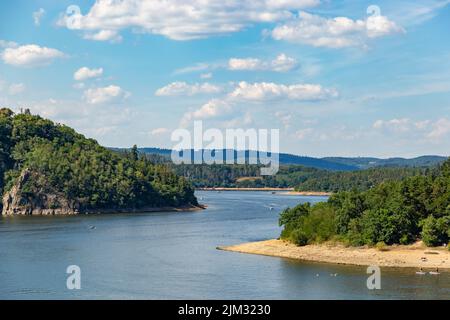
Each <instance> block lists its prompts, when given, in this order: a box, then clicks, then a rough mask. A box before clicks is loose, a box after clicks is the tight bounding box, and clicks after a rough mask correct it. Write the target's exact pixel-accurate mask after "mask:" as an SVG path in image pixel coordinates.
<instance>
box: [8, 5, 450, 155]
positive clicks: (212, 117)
mask: <svg viewBox="0 0 450 320" xmlns="http://www.w3.org/2000/svg"><path fill="white" fill-rule="evenodd" d="M0 106H2V107H9V108H12V109H13V110H15V111H18V110H20V108H29V109H31V111H32V113H35V114H39V115H41V116H43V117H46V118H50V119H52V120H54V121H56V122H58V123H63V124H66V125H69V126H71V127H73V128H74V129H76V130H77V131H79V132H81V133H83V134H85V135H86V136H88V137H90V138H94V139H96V140H98V141H99V143H101V144H102V145H105V146H110V147H130V146H132V145H134V144H137V145H138V146H140V147H165V148H171V147H173V146H174V145H175V143H174V142H172V141H171V139H170V137H171V133H172V132H173V131H174V130H176V129H178V128H187V129H189V128H192V126H193V123H194V121H197V120H202V121H203V124H204V127H205V128H218V129H221V130H224V129H226V128H244V129H248V128H255V129H279V130H280V150H281V151H282V152H288V153H293V154H298V155H308V156H316V157H322V156H376V157H383V158H386V157H415V156H420V155H430V154H436V155H444V156H448V155H450V152H449V150H450V0H426V1H425V0H416V1H405V0H398V1H391V0H383V1H376V0H372V1H359V0H358V1H350V0H349V1H345V0H343V1H337V0H336V1H333V0H252V1H248V0H240V1H238V0H142V1H137V0H120V1H118V0H96V1H81V0H80V1H78V0H70V1H65V0H62V1H53V0H36V1H29V0H18V1H1V2H0Z"/></svg>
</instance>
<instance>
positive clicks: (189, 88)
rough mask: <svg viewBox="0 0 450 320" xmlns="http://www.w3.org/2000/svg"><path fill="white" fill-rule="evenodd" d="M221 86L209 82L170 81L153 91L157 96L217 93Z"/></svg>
mask: <svg viewBox="0 0 450 320" xmlns="http://www.w3.org/2000/svg"><path fill="white" fill-rule="evenodd" d="M220 91H221V88H220V87H218V86H216V85H213V84H210V83H207V82H205V83H195V84H188V83H186V82H172V83H171V84H168V85H167V86H165V87H162V88H160V89H158V90H157V91H156V92H155V95H157V96H182V95H187V96H192V95H196V94H210V93H218V92H220Z"/></svg>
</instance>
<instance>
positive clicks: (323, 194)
mask: <svg viewBox="0 0 450 320" xmlns="http://www.w3.org/2000/svg"><path fill="white" fill-rule="evenodd" d="M197 190H198V191H266V192H280V194H282V195H287V196H317V197H328V196H331V195H332V193H331V192H320V191H295V189H294V188H223V187H220V188H198V189H197Z"/></svg>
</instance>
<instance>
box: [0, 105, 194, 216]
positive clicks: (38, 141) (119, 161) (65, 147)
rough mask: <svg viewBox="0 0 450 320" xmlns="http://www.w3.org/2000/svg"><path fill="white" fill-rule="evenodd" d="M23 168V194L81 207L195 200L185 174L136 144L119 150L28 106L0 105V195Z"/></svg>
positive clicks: (163, 204)
mask: <svg viewBox="0 0 450 320" xmlns="http://www.w3.org/2000/svg"><path fill="white" fill-rule="evenodd" d="M24 172H27V177H28V178H27V180H26V181H25V183H24V185H23V186H22V190H21V193H22V194H24V195H25V196H28V198H30V197H33V196H37V195H39V194H52V193H58V194H61V195H63V196H64V197H65V199H68V200H69V201H71V202H72V203H75V204H76V207H77V208H79V209H80V210H89V209H102V208H105V209H106V208H142V207H160V206H180V205H186V204H193V205H196V204H197V200H196V198H195V196H194V189H193V187H192V185H191V184H190V183H189V182H188V181H186V179H185V178H183V177H179V176H177V175H176V174H175V173H174V172H173V171H172V170H171V169H170V168H169V167H168V166H167V165H165V164H157V165H156V164H153V163H152V162H151V161H150V160H149V159H147V157H145V156H142V155H139V153H138V151H137V148H136V147H134V148H133V149H131V151H129V152H125V153H121V154H119V153H116V152H112V151H111V150H108V149H106V148H104V147H102V146H100V145H99V144H98V143H97V142H96V141H94V140H92V139H87V138H85V137H84V136H82V135H81V134H78V133H76V132H75V131H74V130H73V129H71V128H69V127H67V126H64V125H59V124H55V123H53V122H52V121H50V120H46V119H43V118H41V117H39V116H35V115H31V114H30V113H29V112H28V111H27V112H25V113H22V114H17V115H15V114H14V113H13V112H12V111H11V110H9V109H0V194H4V193H6V192H8V191H9V190H10V189H11V188H12V187H13V186H14V185H15V183H16V182H17V180H18V179H19V177H20V176H21V175H23V174H24ZM53 205H54V206H56V207H57V206H58V203H55V204H53Z"/></svg>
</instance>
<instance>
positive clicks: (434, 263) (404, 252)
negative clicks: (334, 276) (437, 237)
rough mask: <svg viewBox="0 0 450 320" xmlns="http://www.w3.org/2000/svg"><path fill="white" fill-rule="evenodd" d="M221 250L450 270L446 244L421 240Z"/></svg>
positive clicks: (263, 244) (265, 244) (271, 243)
mask: <svg viewBox="0 0 450 320" xmlns="http://www.w3.org/2000/svg"><path fill="white" fill-rule="evenodd" d="M217 249H219V250H225V251H233V252H240V253H249V254H258V255H265V256H272V257H281V258H290V259H297V260H303V261H312V262H324V263H334V264H346V265H358V266H369V265H377V266H380V267H395V268H415V269H420V268H423V269H424V270H426V271H434V270H435V269H436V268H439V270H446V271H450V251H449V250H447V248H427V247H425V246H424V245H423V244H422V243H421V242H418V243H416V244H413V245H408V246H403V245H399V246H390V247H386V250H383V251H380V250H378V249H375V248H365V247H345V246H343V245H340V244H321V245H307V246H304V247H298V246H296V245H294V244H292V243H289V242H286V241H282V240H275V239H273V240H266V241H259V242H250V243H244V244H239V245H235V246H227V247H218V248H217Z"/></svg>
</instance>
